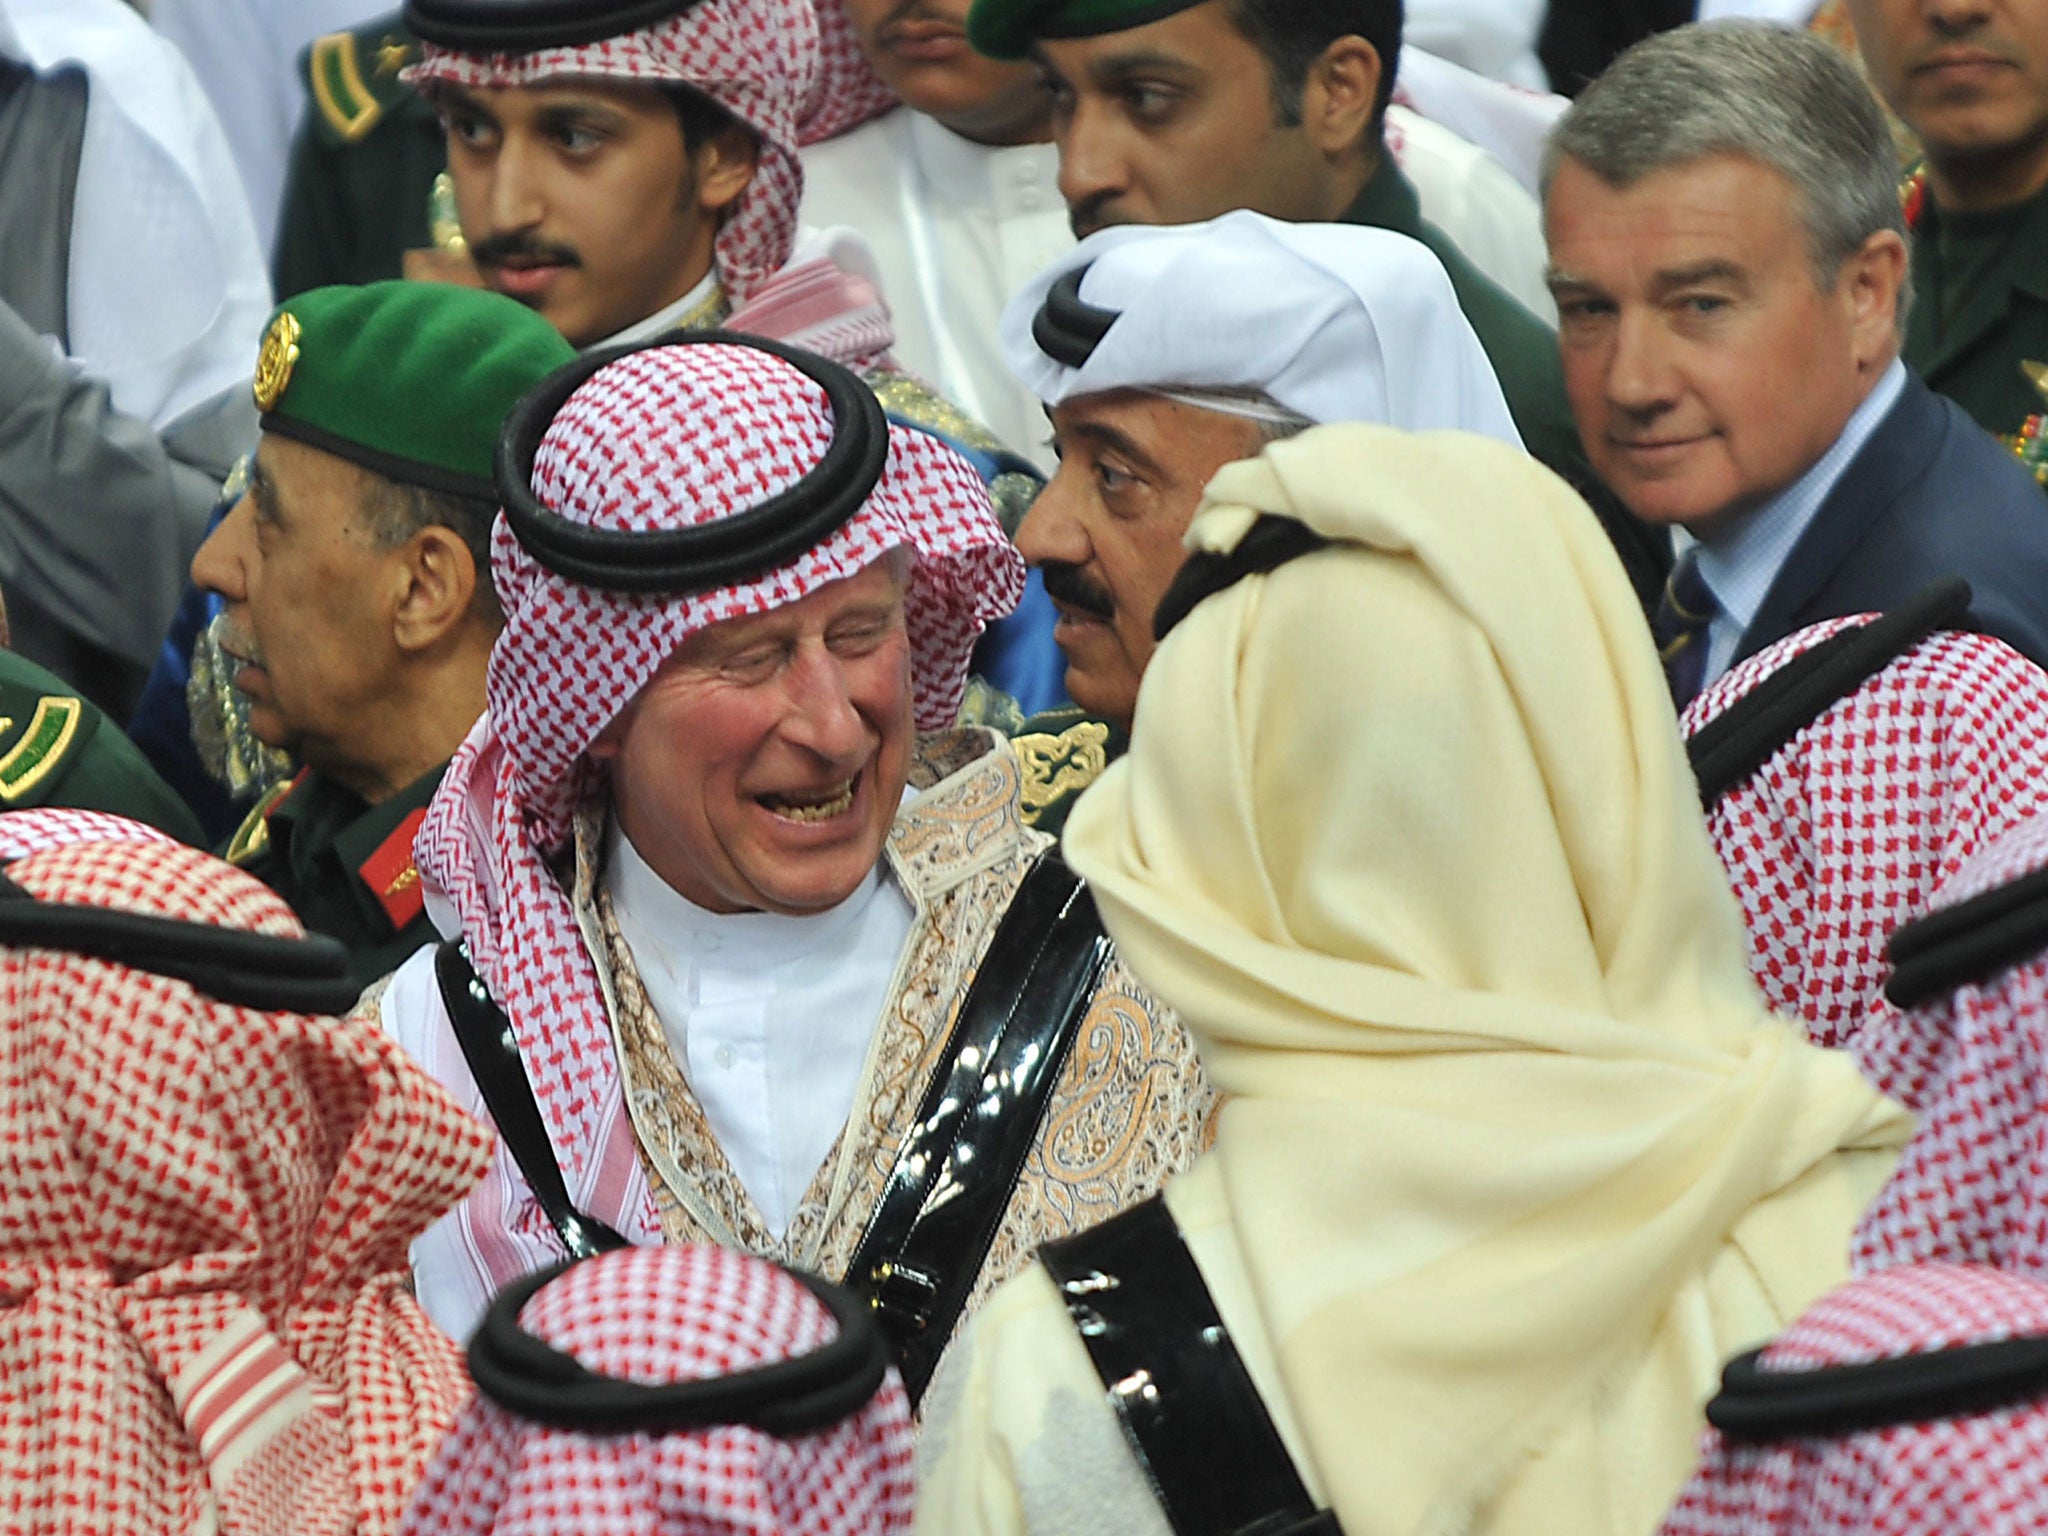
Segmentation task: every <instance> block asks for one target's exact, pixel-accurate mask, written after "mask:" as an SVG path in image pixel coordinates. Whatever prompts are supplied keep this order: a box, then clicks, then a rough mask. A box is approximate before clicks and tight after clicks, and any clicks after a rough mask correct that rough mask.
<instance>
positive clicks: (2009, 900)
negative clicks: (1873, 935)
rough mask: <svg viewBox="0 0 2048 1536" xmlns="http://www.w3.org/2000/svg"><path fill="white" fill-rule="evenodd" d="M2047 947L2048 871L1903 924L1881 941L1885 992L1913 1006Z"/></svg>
mask: <svg viewBox="0 0 2048 1536" xmlns="http://www.w3.org/2000/svg"><path fill="white" fill-rule="evenodd" d="M2044 949H2048V869H2037V870H2034V871H2033V872H2031V873H2030V874H2025V875H2022V876H2020V877H2019V878H2018V879H2017V880H2011V881H2008V882H2007V883H2006V884H2004V885H2001V886H1998V887H1996V888H1994V889H1992V890H1988V891H1985V892H1984V893H1983V894H1981V895H1978V896H1973V897H1971V898H1970V899H1969V900H1968V901H1961V902H1957V903H1956V904H1955V905H1954V906H1952V907H1943V908H1942V909H1941V910H1940V911H1939V912H1930V913H1928V914H1927V916H1925V917H1923V918H1920V919H1918V920H1917V921H1914V922H1910V923H1906V924H1903V925H1902V926H1900V927H1899V928H1898V930H1897V931H1896V932H1894V933H1893V934H1892V936H1891V940H1890V942H1889V943H1887V944H1886V945H1885V956H1886V958H1887V959H1889V960H1890V961H1891V963H1892V973H1891V975H1890V976H1889V977H1887V978H1886V979H1885V984H1884V995H1885V996H1886V997H1887V998H1889V999H1890V1000H1891V1002H1892V1004H1893V1006H1895V1007H1898V1008H1915V1007H1918V1006H1919V1005H1920V1004H1921V1003H1924V1002H1926V1001H1927V1000H1928V999H1929V998H1932V997H1938V996H1939V995H1941V994H1942V993H1944V992H1953V991H1954V990H1955V989H1956V988H1957V987H1960V986H1965V985H1968V984H1969V983H1972V982H1979V981H1984V980H1986V979H1988V978H1990V977H1992V976H1996V975H1997V974H1998V973H1999V972H2000V971H2002V970H2005V969H2006V968H2007V967H2009V966H2013V965H2017V964H2019V963H2020V962H2021V961H2022V960H2027V959H2031V958H2032V957H2033V956H2035V955H2038V954H2040V953H2041V951H2043V950H2044Z"/></svg>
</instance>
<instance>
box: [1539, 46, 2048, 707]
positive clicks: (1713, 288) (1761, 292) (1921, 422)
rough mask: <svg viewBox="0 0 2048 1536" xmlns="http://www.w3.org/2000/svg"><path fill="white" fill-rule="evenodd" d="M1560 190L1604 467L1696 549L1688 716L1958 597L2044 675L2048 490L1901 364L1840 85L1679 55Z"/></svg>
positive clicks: (1586, 379)
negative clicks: (1801, 633) (1754, 676)
mask: <svg viewBox="0 0 2048 1536" xmlns="http://www.w3.org/2000/svg"><path fill="white" fill-rule="evenodd" d="M1546 170H1547V177H1546V184H1545V192H1544V212H1545V219H1546V227H1547V230H1548V235H1549V241H1550V261H1551V288H1552V291H1553V292H1554V293H1555V294H1556V296H1557V300H1558V315H1559V337H1558V339H1559V350H1560V352H1561V353H1562V355H1563V358H1564V371H1565V383H1566V387H1567V389H1568V390H1569V391H1570V394H1571V402H1572V410H1573V412H1574V414H1575V415H1576V416H1577V418H1578V423H1579V432H1580V435H1581V436H1582V437H1583V438H1584V440H1585V445H1586V454H1587V457H1588V458H1589V459H1591V461H1592V463H1593V467H1594V468H1595V469H1596V470H1598V471H1599V473H1600V475H1601V477H1602V478H1603V479H1604V480H1605V481H1606V482H1607V483H1608V484H1609V485H1610V486H1612V487H1613V488H1614V490H1615V491H1616V492H1617V493H1618V494H1619V495H1620V497H1621V499H1622V500H1623V501H1624V502H1626V503H1627V504H1628V506H1629V509H1630V510H1631V511H1632V512H1634V513H1635V514H1636V516H1637V517H1639V518H1641V519H1642V520H1643V521H1645V522H1648V523H1654V524H1663V525H1666V526H1672V527H1677V528H1681V529H1683V530H1685V531H1686V533H1688V534H1689V535H1691V537H1692V540H1693V543H1692V547H1691V548H1690V549H1689V550H1688V551H1687V552H1686V553H1685V555H1684V556H1683V557H1682V558H1681V560H1680V562H1679V565H1678V567H1677V568H1676V569H1675V570H1674V572H1673V575H1672V579H1671V582H1670V583H1669V585H1668V586H1667V588H1666V592H1665V598H1664V601H1663V602H1662V603H1661V604H1660V605H1659V609H1658V612H1657V614H1656V618H1655V624H1654V627H1655V628H1656V630H1657V633H1658V639H1659V643H1660V646H1661V647H1662V649H1663V650H1664V653H1665V657H1666V665H1667V667H1668V669H1669V670H1670V673H1671V679H1672V689H1673V694H1674V697H1675V698H1676V699H1677V701H1678V702H1679V704H1680V705H1681V706H1682V705H1683V704H1684V703H1685V702H1686V701H1688V700H1689V699H1691V698H1692V696H1693V695H1694V694H1695V693H1697V692H1698V691H1699V689H1700V687H1701V686H1702V685H1703V684H1704V683H1705V682H1707V681H1710V680H1712V679H1713V678H1714V677H1717V676H1718V675H1719V674H1720V673H1721V672H1723V671H1725V670H1726V669H1727V667H1728V665H1729V664H1730V663H1731V662H1733V661H1736V660H1739V659H1741V658H1742V657H1744V656H1748V655H1750V654H1752V653H1754V652H1755V651H1757V650H1759V649H1761V648H1762V647H1763V646H1765V645H1768V644H1769V643H1770V642H1771V641H1773V640H1776V639H1778V638H1780V637H1781V636H1783V635H1786V634H1789V633H1791V632H1792V631H1793V630H1795V629H1800V628H1803V627H1805V626H1806V625H1808V624H1811V623H1814V622H1816V621H1817V620H1820V619H1825V618H1834V617H1839V616H1842V615H1845V614H1854V613H1863V612H1867V611H1871V610H1877V609H1884V608H1887V607H1891V606H1893V605H1895V604H1898V603H1900V602H1903V601H1904V600H1905V599H1906V598H1907V597H1909V596H1911V595H1912V594H1913V593H1915V592H1916V591H1918V590H1919V589H1921V588H1922V587H1924V586H1926V585H1927V584H1928V583H1929V582H1930V581H1933V580H1935V579H1937V578H1939V577H1944V576H1951V575H1959V576H1962V577H1965V578H1966V579H1967V580H1968V581H1969V582H1970V584H1971V587H1972V588H1973V589H1974V591H1975V594H1976V599H1975V603H1974V605H1973V608H1974V612H1975V614H1976V616H1977V618H1978V620H1979V621H1980V622H1981V624H1982V626H1983V627H1984V628H1985V629H1986V630H1988V631H1989V632H1990V633H1992V634H1994V635H1997V636H1998V637H1999V638H2000V639H2002V640H2005V641H2007V642H2008V643H2009V644H2011V645H2013V646H2014V647H2015V648H2016V649H2018V650H2020V651H2022V652H2024V653H2025V654H2027V655H2028V656H2031V657H2032V658H2033V659H2034V660H2035V661H2037V662H2038V661H2041V660H2043V659H2044V658H2048V524H2044V523H2043V520H2042V516H2041V512H2042V507H2041V499H2040V494H2039V492H2038V490H2036V488H2035V487H2034V486H2033V485H2032V483H2031V482H2030V481H2029V479H2028V477H2027V476H2026V474H2025V473H2024V471H2022V470H2021V469H2020V467H2019V465H2018V464H2017V463H2016V462H2015V461H2014V460H2013V458H2012V456H2011V455H2010V454H2008V453H2006V452H2005V451H2004V450H2002V449H2001V448H2000V447H1999V446H1998V445H1997V444H1996V443H1995V442H1993V441H1991V439H1989V438H1988V437H1987V436H1985V434H1984V433H1983V431H1982V430H1981V429H1980V428H1979V427H1978V426H1977V425H1976V424H1975V423H1974V422H1972V421H1971V420H1970V419H1969V418H1968V417H1967V416H1966V415H1965V414H1964V413H1963V411H1962V410H1961V409H1960V408H1959V407H1958V406H1956V405H1954V404H1952V403H1951V402H1949V401H1947V400H1945V399H1943V398H1942V397H1940V396H1937V395H1935V394H1932V393H1931V392H1930V391H1929V390H1928V389H1927V387H1926V385H1925V384H1923V383H1921V382H1920V380H1919V379H1918V378H1917V377H1915V376H1914V375H1913V374H1912V373H1911V372H1910V371H1909V370H1908V369H1907V368H1906V366H1905V365H1904V364H1903V363H1901V362H1900V361H1899V322H1900V316H1901V310H1902V307H1903V305H1904V303H1905V298H1906V293H1907V277H1906V247H1905V239H1904V235H1903V233H1902V230H1901V226H1900V214H1899V204H1898V198H1897V195H1896V190H1895V183H1896V177H1895V173H1894V162H1893V160H1892V155H1891V147H1890V139H1889V137H1888V136H1887V134H1886V132H1885V127H1884V120H1883V118H1882V116H1881V115H1880V113H1879V111H1878V108H1877V104H1876V102H1875V101H1873V100H1872V99H1871V96H1870V93H1869V91H1868V89H1867V88H1866V87H1865V86H1864V85H1863V83H1862V81H1861V80H1860V79H1859V78H1858V77H1857V75H1856V72H1855V70H1854V69H1853V68H1852V67H1851V66H1850V65H1849V64H1847V63H1846V62H1845V61H1844V60H1843V59H1842V58H1841V57H1840V56H1839V55H1838V54H1836V53H1835V52H1834V50H1832V49H1831V48H1829V47H1828V46H1827V44H1825V43H1823V42H1821V41H1820V40H1819V39H1817V38H1813V37H1810V36H1807V35H1805V34H1803V33H1796V32H1788V31H1784V30H1782V29H1779V28H1775V27H1770V26H1766V25H1762V24H1756V23H1723V24H1716V25H1714V26H1692V27H1683V28H1679V29H1677V30H1676V31H1672V32H1667V33H1664V34H1662V35H1661V36H1658V37H1654V38H1651V39H1649V40H1648V41H1646V42H1643V43H1640V44H1638V45H1637V46H1636V47H1634V48H1632V49H1630V50H1629V51H1628V52H1627V53H1626V54H1624V55H1623V56H1622V57H1621V58H1620V59H1619V60H1617V61H1616V63H1615V64H1614V66H1613V67H1612V68H1611V69H1609V70H1608V72H1607V73H1606V74H1605V75H1603V76H1602V77H1601V78H1600V79H1599V80H1598V81H1596V82H1594V84H1593V85H1592V86H1590V87H1589V88H1588V89H1587V91H1586V92H1585V94H1584V95H1582V96H1581V97H1580V98H1579V99H1578V101H1577V102H1576V103H1574V104H1573V106H1572V109H1571V110H1570V111H1569V112H1567V113H1566V114H1565V116H1564V117H1563V118H1562V119H1561V120H1560V121H1559V124H1558V127H1557V130H1556V132H1555V133H1554V135H1553V136H1552V138H1551V141H1550V147H1549V150H1548V159H1547V160H1546Z"/></svg>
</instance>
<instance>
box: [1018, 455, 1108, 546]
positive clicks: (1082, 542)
mask: <svg viewBox="0 0 2048 1536" xmlns="http://www.w3.org/2000/svg"><path fill="white" fill-rule="evenodd" d="M1082 473H1083V469H1082V466H1081V465H1080V464H1079V463H1063V464H1061V465H1060V467H1059V469H1058V470H1057V471H1055V473H1054V474H1053V477H1052V479H1051V480H1050V481H1048V482H1047V483H1046V486H1045V489H1044V490H1042V491H1040V492H1039V493H1038V499H1037V500H1036V501H1034V502H1032V503H1031V510H1030V511H1028V512H1026V513H1025V514H1024V521H1023V522H1021V523H1019V524H1018V525H1017V552H1018V553H1019V554H1021V555H1023V557H1024V559H1025V561H1026V563H1028V564H1031V565H1044V564H1046V563H1048V562H1051V563H1054V564H1060V565H1085V564H1086V563H1087V561H1088V557H1089V553H1090V551H1089V546H1088V535H1087V532H1086V530H1085V529H1084V528H1083V527H1082V525H1081V519H1080V517H1079V516H1078V515H1077V508H1076V507H1075V505H1074V487H1075V484H1076V482H1077V481H1078V480H1079V479H1080V477H1081V475H1082Z"/></svg>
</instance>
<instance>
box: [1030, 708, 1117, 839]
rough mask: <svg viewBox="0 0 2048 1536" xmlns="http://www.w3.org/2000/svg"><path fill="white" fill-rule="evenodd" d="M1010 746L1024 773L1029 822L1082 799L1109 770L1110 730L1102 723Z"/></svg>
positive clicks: (1040, 735) (1036, 734)
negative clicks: (1057, 806)
mask: <svg viewBox="0 0 2048 1536" xmlns="http://www.w3.org/2000/svg"><path fill="white" fill-rule="evenodd" d="M1010 746H1011V747H1012V748H1013V749H1014V750H1015V751H1016V754H1017V761H1018V763H1019V765H1020V766H1021V767H1022V768H1023V770H1024V782H1023V784H1022V786H1021V787H1020V791H1019V792H1020V794H1021V796H1022V798H1023V801H1024V815H1025V818H1026V819H1027V820H1029V819H1030V818H1032V817H1034V816H1036V815H1037V814H1038V813H1039V812H1040V811H1042V810H1044V809H1045V808H1046V807H1047V806H1049V805H1054V804H1056V803H1058V802H1059V801H1061V800H1063V799H1065V798H1066V797H1067V796H1068V795H1078V794H1079V793H1080V792H1081V791H1082V790H1084V789H1086V788H1087V787H1088V786H1089V785H1090V784H1093V783H1094V782H1095V781H1096V780H1097V779H1098V778H1100V777H1101V776H1102V770H1103V769H1105V768H1107V767H1108V766H1109V727H1108V726H1106V725H1104V724H1103V723H1102V722H1101V721H1099V720H1083V721H1082V722H1081V723H1080V724H1079V725H1071V726H1068V727H1067V729H1065V730H1064V731H1061V732H1060V733H1059V734H1058V735H1057V736H1052V735H1047V734H1044V733H1042V732H1034V733H1032V734H1030V735H1027V736H1013V737H1012V738H1011V739H1010Z"/></svg>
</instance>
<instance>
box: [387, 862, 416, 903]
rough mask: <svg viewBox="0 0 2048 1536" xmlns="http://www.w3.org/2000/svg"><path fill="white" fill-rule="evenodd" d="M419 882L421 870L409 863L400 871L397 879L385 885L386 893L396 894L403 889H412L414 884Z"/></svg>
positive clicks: (388, 894) (389, 894)
mask: <svg viewBox="0 0 2048 1536" xmlns="http://www.w3.org/2000/svg"><path fill="white" fill-rule="evenodd" d="M419 883H420V872H419V870H417V869H416V868H414V867H413V866H412V865H410V864H408V865H406V866H405V868H404V869H402V870H400V871H399V872H398V878H397V879H396V880H394V881H392V882H391V883H390V884H389V885H387V886H385V887H384V894H385V895H386V896H396V895H397V894H398V893H399V892H401V891H409V890H411V889H412V888H413V887H414V886H416V885H418V884H419Z"/></svg>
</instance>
